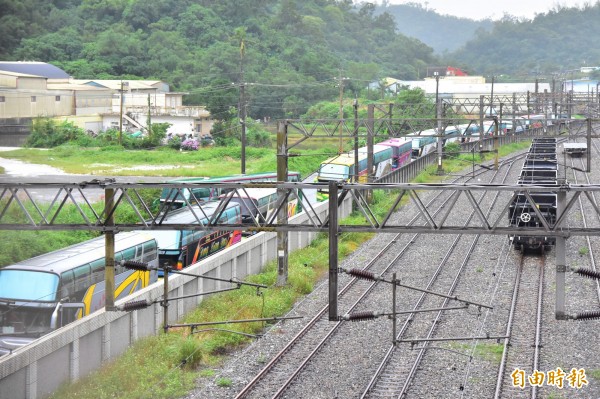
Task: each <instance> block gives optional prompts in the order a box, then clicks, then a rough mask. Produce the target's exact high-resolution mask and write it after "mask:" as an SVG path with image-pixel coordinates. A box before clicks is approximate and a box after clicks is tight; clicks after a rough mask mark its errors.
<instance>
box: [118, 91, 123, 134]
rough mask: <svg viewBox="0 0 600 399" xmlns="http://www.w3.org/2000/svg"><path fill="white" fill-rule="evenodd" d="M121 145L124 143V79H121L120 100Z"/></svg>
mask: <svg viewBox="0 0 600 399" xmlns="http://www.w3.org/2000/svg"><path fill="white" fill-rule="evenodd" d="M119 109H120V111H119V145H123V81H122V80H121V99H120V102H119Z"/></svg>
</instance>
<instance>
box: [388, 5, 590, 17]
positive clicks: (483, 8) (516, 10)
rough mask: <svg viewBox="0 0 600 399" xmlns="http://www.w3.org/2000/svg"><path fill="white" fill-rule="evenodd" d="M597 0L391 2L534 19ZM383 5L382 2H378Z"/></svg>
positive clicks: (465, 14)
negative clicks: (536, 16) (559, 7)
mask: <svg viewBox="0 0 600 399" xmlns="http://www.w3.org/2000/svg"><path fill="white" fill-rule="evenodd" d="M596 1H597V0H428V1H419V0H389V3H390V4H403V3H420V4H422V5H423V6H425V5H427V8H430V9H434V10H435V11H436V12H437V13H438V14H448V15H456V16H458V17H464V18H471V19H484V18H486V17H490V18H492V19H500V18H502V16H504V14H510V15H514V16H516V17H525V18H529V19H531V18H533V17H534V16H535V14H536V13H538V14H541V13H544V12H547V11H548V10H550V9H552V8H554V6H556V5H560V6H564V7H575V6H578V7H579V6H581V5H583V4H584V3H589V4H596ZM377 2H378V3H379V4H381V2H382V1H381V0H377Z"/></svg>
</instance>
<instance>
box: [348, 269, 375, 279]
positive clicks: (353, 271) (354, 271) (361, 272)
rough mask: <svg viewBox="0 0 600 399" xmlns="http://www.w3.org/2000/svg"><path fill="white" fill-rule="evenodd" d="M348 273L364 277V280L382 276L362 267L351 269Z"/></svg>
mask: <svg viewBox="0 0 600 399" xmlns="http://www.w3.org/2000/svg"><path fill="white" fill-rule="evenodd" d="M346 273H348V274H349V275H351V276H354V277H356V278H359V279H363V280H372V281H373V280H374V281H377V280H379V279H380V277H379V276H378V275H376V274H375V273H371V272H368V271H366V270H361V269H350V270H348V271H347V272H346Z"/></svg>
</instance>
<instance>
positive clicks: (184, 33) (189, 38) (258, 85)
mask: <svg viewBox="0 0 600 399" xmlns="http://www.w3.org/2000/svg"><path fill="white" fill-rule="evenodd" d="M0 8H1V9H2V10H3V16H2V17H0V22H1V23H0V34H1V35H2V38H3V39H2V42H1V43H0V59H3V60H35V61H45V62H50V63H53V64H55V65H57V66H60V67H61V68H63V69H64V70H66V71H67V72H68V73H70V74H71V75H73V76H74V77H76V78H105V79H106V78H124V77H127V78H135V77H139V78H151V79H161V80H164V81H166V82H168V83H170V84H171V86H172V89H174V90H177V91H185V92H189V93H190V94H189V95H188V96H187V97H186V102H187V103H188V104H205V105H208V106H209V109H210V110H211V112H213V115H214V116H215V117H217V118H224V119H225V118H227V117H230V116H231V115H232V112H231V110H232V107H233V108H237V106H238V104H237V103H238V97H239V96H238V87H239V86H238V84H239V83H240V82H241V81H243V82H244V83H245V84H246V87H247V90H246V91H247V98H248V104H249V109H248V112H249V115H251V116H252V117H253V118H257V119H258V118H263V117H265V116H268V117H272V118H281V117H295V116H298V115H301V114H303V113H304V112H305V111H306V109H307V108H308V106H309V105H311V104H314V103H316V102H318V101H320V100H323V99H328V100H329V99H332V98H335V97H336V95H337V93H338V92H339V89H338V87H339V86H338V82H339V79H336V77H338V76H342V77H343V78H344V86H345V89H346V90H347V91H348V92H350V93H354V92H358V91H360V90H361V89H363V88H364V87H366V85H367V83H368V82H370V81H373V80H378V79H379V78H381V77H382V76H393V77H397V78H403V79H414V78H416V77H417V74H418V73H417V71H418V70H423V69H424V66H426V65H428V64H432V63H433V64H436V63H437V60H436V59H435V58H434V56H433V50H432V49H431V48H430V47H428V46H426V45H425V44H423V43H421V42H420V41H418V40H416V39H412V38H409V37H406V36H404V35H402V34H399V33H397V32H396V30H395V23H394V19H393V18H392V17H391V16H390V15H389V14H386V13H384V14H379V15H375V6H374V5H372V4H365V5H360V6H356V7H355V6H354V5H353V4H352V1H351V0H343V1H333V0H307V1H300V0H220V1H214V0H152V1H146V0H54V1H46V0H21V1H19V2H15V1H12V0H0ZM242 71H243V78H242Z"/></svg>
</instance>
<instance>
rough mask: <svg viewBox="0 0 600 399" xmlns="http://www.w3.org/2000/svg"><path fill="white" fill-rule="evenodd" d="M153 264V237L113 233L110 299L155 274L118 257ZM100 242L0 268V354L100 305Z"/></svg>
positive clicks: (155, 252)
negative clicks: (125, 264)
mask: <svg viewBox="0 0 600 399" xmlns="http://www.w3.org/2000/svg"><path fill="white" fill-rule="evenodd" d="M127 260H131V261H139V262H144V263H146V264H148V265H149V266H151V267H157V266H158V248H157V244H156V240H155V239H154V238H152V237H151V236H149V235H148V234H146V233H142V232H123V233H118V234H115V292H114V296H115V300H119V299H121V298H124V297H125V296H127V295H129V294H131V293H133V292H135V291H137V290H140V289H142V288H145V287H147V286H148V285H150V284H152V283H154V282H155V281H157V272H156V270H153V271H137V270H129V269H126V268H125V267H123V266H121V265H120V262H121V261H127ZM105 263H106V260H105V241H104V237H98V238H95V239H92V240H88V241H85V242H82V243H79V244H75V245H72V246H70V247H67V248H64V249H60V250H57V251H53V252H50V253H47V254H44V255H40V256H36V257H34V258H31V259H27V260H24V261H21V262H18V263H15V264H13V265H9V266H6V267H4V268H2V269H0V329H1V331H0V355H2V354H7V353H10V352H11V351H12V350H15V349H17V348H19V347H21V346H23V345H26V344H28V343H30V342H32V341H34V340H35V339H37V338H39V337H41V336H42V335H45V334H48V333H49V332H51V331H53V330H55V329H57V328H60V327H62V326H64V325H66V324H68V323H70V322H72V321H74V320H76V319H79V318H81V317H84V316H87V315H89V314H90V313H92V312H94V311H96V310H98V309H101V308H102V307H104V305H105V298H106V294H105V284H104V278H105V277H104V275H105Z"/></svg>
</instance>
